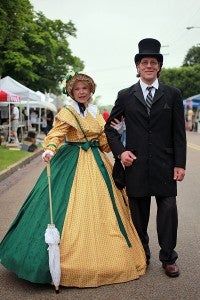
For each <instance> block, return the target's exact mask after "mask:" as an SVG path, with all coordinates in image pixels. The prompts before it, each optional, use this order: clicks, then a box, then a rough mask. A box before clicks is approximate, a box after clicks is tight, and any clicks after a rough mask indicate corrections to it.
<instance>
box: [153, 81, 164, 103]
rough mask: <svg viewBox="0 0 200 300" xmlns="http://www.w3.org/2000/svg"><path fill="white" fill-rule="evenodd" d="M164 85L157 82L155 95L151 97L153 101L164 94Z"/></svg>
mask: <svg viewBox="0 0 200 300" xmlns="http://www.w3.org/2000/svg"><path fill="white" fill-rule="evenodd" d="M163 90H164V87H163V84H162V83H160V82H159V86H158V89H157V90H156V92H155V95H154V97H153V103H155V102H157V101H158V100H159V99H160V98H161V97H162V96H163V95H164V91H163Z"/></svg>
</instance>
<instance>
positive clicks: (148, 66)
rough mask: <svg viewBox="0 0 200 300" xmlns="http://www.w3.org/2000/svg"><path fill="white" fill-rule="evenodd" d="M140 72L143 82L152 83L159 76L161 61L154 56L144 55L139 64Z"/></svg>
mask: <svg viewBox="0 0 200 300" xmlns="http://www.w3.org/2000/svg"><path fill="white" fill-rule="evenodd" d="M137 70H138V73H139V74H140V78H141V79H142V81H143V82H145V83H147V84H151V83H153V82H154V80H155V79H156V78H157V73H158V71H159V70H160V63H159V62H158V61H157V59H156V58H154V57H144V58H142V59H141V61H140V62H139V63H138V65H137Z"/></svg>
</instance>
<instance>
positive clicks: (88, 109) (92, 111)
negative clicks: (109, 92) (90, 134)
mask: <svg viewBox="0 0 200 300" xmlns="http://www.w3.org/2000/svg"><path fill="white" fill-rule="evenodd" d="M68 105H69V106H72V107H73V108H74V109H75V110H76V112H77V113H78V114H79V115H80V116H81V117H82V118H85V117H86V116H87V113H88V112H89V113H90V114H91V115H92V116H93V117H94V118H95V117H96V116H97V106H96V105H93V104H91V103H89V104H88V107H86V109H85V111H84V115H83V114H81V113H80V109H79V106H78V103H77V102H76V101H74V100H72V101H71V102H70V103H69V104H68Z"/></svg>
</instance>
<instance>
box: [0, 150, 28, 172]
mask: <svg viewBox="0 0 200 300" xmlns="http://www.w3.org/2000/svg"><path fill="white" fill-rule="evenodd" d="M30 155H31V153H30V152H27V151H21V150H19V151H18V150H13V149H9V148H6V147H5V146H0V171H2V170H4V169H6V168H7V167H9V166H10V165H12V164H15V163H17V162H18V161H19V160H21V159H23V158H25V157H28V156H30Z"/></svg>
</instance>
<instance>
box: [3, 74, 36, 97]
mask: <svg viewBox="0 0 200 300" xmlns="http://www.w3.org/2000/svg"><path fill="white" fill-rule="evenodd" d="M0 89H3V90H6V91H9V92H11V93H13V94H16V95H18V96H20V98H21V100H26V101H41V96H40V95H38V94H36V92H34V91H33V90H31V89H29V88H27V87H26V86H24V85H23V84H21V83H19V82H17V81H16V80H14V79H13V78H11V77H10V76H6V77H4V78H2V79H1V80H0Z"/></svg>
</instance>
